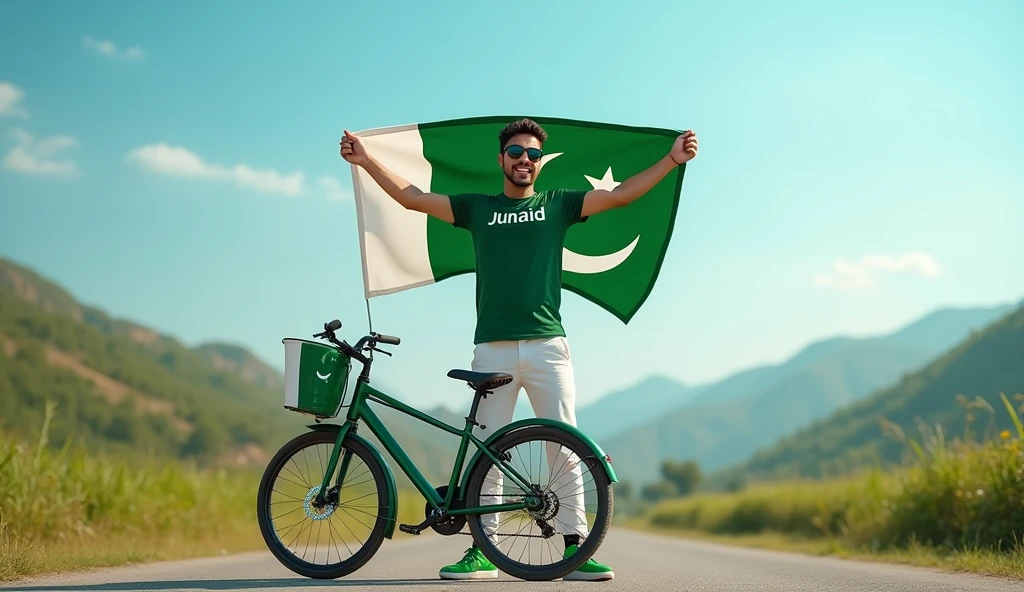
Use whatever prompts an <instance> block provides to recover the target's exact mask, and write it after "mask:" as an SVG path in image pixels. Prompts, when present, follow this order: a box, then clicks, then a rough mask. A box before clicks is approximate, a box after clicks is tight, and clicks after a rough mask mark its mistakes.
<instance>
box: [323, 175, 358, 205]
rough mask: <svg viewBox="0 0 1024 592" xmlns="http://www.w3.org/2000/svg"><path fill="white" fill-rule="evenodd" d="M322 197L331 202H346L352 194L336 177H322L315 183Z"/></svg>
mask: <svg viewBox="0 0 1024 592" xmlns="http://www.w3.org/2000/svg"><path fill="white" fill-rule="evenodd" d="M317 183H318V184H319V185H320V188H321V189H323V190H324V195H326V196H327V199H330V200H332V201H346V200H349V199H351V198H352V194H351V193H350V192H349V191H348V190H347V189H346V188H345V187H344V186H342V184H341V181H339V180H338V179H337V178H336V177H331V176H329V175H324V176H323V177H320V179H319V180H318V181H317Z"/></svg>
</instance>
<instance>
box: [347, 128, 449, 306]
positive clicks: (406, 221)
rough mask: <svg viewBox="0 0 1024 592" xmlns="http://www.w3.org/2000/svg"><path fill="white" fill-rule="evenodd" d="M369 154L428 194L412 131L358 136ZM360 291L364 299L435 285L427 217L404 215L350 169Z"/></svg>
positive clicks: (427, 170) (427, 171) (419, 145)
mask: <svg viewBox="0 0 1024 592" xmlns="http://www.w3.org/2000/svg"><path fill="white" fill-rule="evenodd" d="M356 135H357V136H359V138H360V139H361V141H362V142H363V145H364V146H366V150H367V152H368V153H370V154H372V155H373V157H374V158H375V159H377V160H378V161H380V162H381V164H383V165H384V166H385V167H387V168H388V169H390V170H391V171H392V172H394V173H395V174H396V175H398V176H400V177H402V178H403V179H405V180H406V181H408V182H410V183H412V184H413V185H415V186H416V187H419V188H420V189H422V190H423V191H429V190H430V177H431V167H430V163H429V162H427V159H426V158H424V156H423V141H422V139H421V138H420V134H419V130H418V128H417V126H415V125H407V126H401V127H392V128H383V129H377V130H369V131H365V132H357V133H356ZM352 179H353V183H354V185H355V187H354V189H355V198H356V199H355V201H356V211H357V215H358V219H359V240H360V246H361V248H362V253H363V289H364V292H365V295H366V297H367V298H371V297H373V296H381V295H383V294H390V293H393V292H398V291H401V290H405V289H408V288H413V287H416V286H422V285H426V284H431V283H433V282H434V276H433V272H432V271H431V268H430V257H429V256H428V250H427V215H426V214H424V213H422V212H416V211H413V210H406V209H405V208H404V207H402V206H401V205H400V204H399V203H398V202H396V201H395V200H394V199H392V198H391V196H389V195H388V194H387V193H385V192H384V190H383V189H381V188H380V187H379V186H378V185H377V183H376V181H374V180H373V178H372V177H370V175H368V174H367V173H366V171H364V170H363V169H362V168H361V167H356V166H353V167H352Z"/></svg>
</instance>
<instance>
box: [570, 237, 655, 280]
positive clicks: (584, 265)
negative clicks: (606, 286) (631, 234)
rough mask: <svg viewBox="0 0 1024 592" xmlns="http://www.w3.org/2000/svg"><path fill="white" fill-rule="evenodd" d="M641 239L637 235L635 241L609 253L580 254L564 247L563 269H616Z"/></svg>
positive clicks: (603, 270)
mask: <svg viewBox="0 0 1024 592" xmlns="http://www.w3.org/2000/svg"><path fill="white" fill-rule="evenodd" d="M639 241H640V235H639V234H638V235H636V238H634V239H633V242H631V243H629V244H628V245H626V246H625V247H623V248H621V249H619V250H618V251H615V252H614V253H609V254H607V255H580V254H579V253H577V252H575V251H570V250H569V249H566V248H565V247H562V269H564V270H565V271H571V272H573V273H603V272H605V271H608V270H609V269H615V268H616V267H618V266H619V265H621V264H622V262H623V261H625V260H626V259H627V258H628V257H629V256H630V255H632V254H633V249H635V248H636V244H637V243H638V242H639Z"/></svg>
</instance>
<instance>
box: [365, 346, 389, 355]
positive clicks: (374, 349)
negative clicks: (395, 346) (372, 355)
mask: <svg viewBox="0 0 1024 592" xmlns="http://www.w3.org/2000/svg"><path fill="white" fill-rule="evenodd" d="M370 349H372V350H373V351H375V352H380V353H382V354H384V355H386V356H390V355H391V352H386V351H384V350H382V349H377V348H375V347H371V348H370Z"/></svg>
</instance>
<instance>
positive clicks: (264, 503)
mask: <svg viewBox="0 0 1024 592" xmlns="http://www.w3.org/2000/svg"><path fill="white" fill-rule="evenodd" d="M337 437H338V436H337V434H336V433H335V432H323V431H310V432H306V433H303V434H301V435H299V436H296V437H295V438H293V439H292V440H290V441H289V442H288V443H286V444H285V445H284V446H282V447H281V449H280V450H278V452H277V454H276V455H274V458H273V459H271V461H270V463H269V464H268V465H267V468H266V470H265V471H264V473H263V477H262V479H261V480H260V486H259V492H258V494H257V498H256V514H257V519H258V521H259V525H260V532H261V533H262V535H263V540H264V542H265V543H266V545H267V548H268V549H269V550H270V552H271V553H272V554H273V555H274V557H276V558H277V560H278V561H280V562H281V564H282V565H284V566H285V567H287V568H288V569H289V570H291V571H293V572H295V573H297V574H299V575H301V576H305V577H308V578H314V579H336V578H340V577H343V576H346V575H348V574H350V573H352V572H354V571H356V570H358V569H359V568H361V567H362V566H363V565H365V564H366V562H367V561H369V560H370V559H371V558H372V557H373V556H374V554H376V552H377V550H378V549H379V548H380V546H381V543H383V542H384V530H385V528H386V527H387V508H388V507H389V504H394V503H397V502H398V500H391V499H388V488H387V482H386V480H385V479H386V478H385V476H384V469H383V467H381V465H380V464H379V463H378V462H377V460H376V458H375V457H374V455H373V454H372V453H371V452H370V450H368V449H367V448H366V446H365V445H364V444H363V443H362V442H361V441H360V440H357V439H355V438H352V437H346V438H345V441H344V442H343V443H342V445H343V446H344V447H345V449H348V450H351V451H352V454H353V455H355V456H356V457H358V458H359V460H361V461H363V462H364V463H366V466H367V467H369V469H370V473H371V475H372V476H373V480H374V484H375V486H376V490H377V499H378V500H380V501H379V502H378V504H377V516H376V519H375V523H374V525H373V529H372V530H371V532H370V536H369V537H368V538H367V541H366V543H365V544H364V545H363V546H362V548H360V549H359V550H358V551H357V552H355V553H353V554H352V557H350V558H349V559H346V560H344V561H341V562H338V563H333V564H328V565H322V566H321V565H315V564H313V563H309V562H308V561H305V560H304V559H301V558H299V557H296V556H295V555H293V554H292V553H291V552H290V551H289V550H288V549H287V548H286V547H285V546H284V544H283V543H282V541H281V540H280V538H279V537H278V536H277V535H276V533H275V532H274V528H273V526H272V524H271V516H270V503H269V498H270V491H271V489H272V486H273V483H274V482H275V481H276V478H277V476H278V474H279V473H280V471H281V469H282V468H283V467H284V465H285V463H286V462H287V461H288V460H289V459H290V458H291V457H292V456H293V455H294V454H295V453H296V452H298V451H300V450H302V449H303V448H306V447H308V446H315V445H317V444H325V443H326V444H329V445H331V446H332V447H333V445H334V443H335V442H336V440H337ZM342 453H344V451H342ZM340 458H342V456H339V463H338V468H337V469H335V470H339V469H340V465H341V462H340ZM320 477H322V475H321V476H320ZM346 547H347V545H346Z"/></svg>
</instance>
